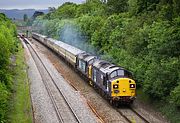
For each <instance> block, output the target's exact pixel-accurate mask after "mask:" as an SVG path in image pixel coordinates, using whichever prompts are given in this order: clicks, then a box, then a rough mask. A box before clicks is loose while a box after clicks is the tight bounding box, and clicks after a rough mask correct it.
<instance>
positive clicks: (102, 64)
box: [93, 60, 124, 73]
mask: <svg viewBox="0 0 180 123" xmlns="http://www.w3.org/2000/svg"><path fill="white" fill-rule="evenodd" d="M93 66H94V67H96V68H98V69H99V70H100V71H101V72H103V73H111V72H113V71H115V70H118V69H123V70H124V68H122V67H119V66H116V65H114V64H112V63H109V62H107V61H105V60H96V61H95V62H94V63H93Z"/></svg>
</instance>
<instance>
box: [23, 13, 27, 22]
mask: <svg viewBox="0 0 180 123" xmlns="http://www.w3.org/2000/svg"><path fill="white" fill-rule="evenodd" d="M23 19H24V21H25V22H27V20H28V16H27V14H24V16H23Z"/></svg>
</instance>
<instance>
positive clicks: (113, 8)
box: [107, 0, 128, 14]
mask: <svg viewBox="0 0 180 123" xmlns="http://www.w3.org/2000/svg"><path fill="white" fill-rule="evenodd" d="M107 7H108V11H109V13H110V14H112V13H121V12H126V11H127V10H128V0H108V1H107Z"/></svg>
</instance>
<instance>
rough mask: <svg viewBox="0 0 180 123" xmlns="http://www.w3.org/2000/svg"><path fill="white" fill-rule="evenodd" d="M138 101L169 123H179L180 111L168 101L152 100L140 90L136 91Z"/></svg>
mask: <svg viewBox="0 0 180 123" xmlns="http://www.w3.org/2000/svg"><path fill="white" fill-rule="evenodd" d="M137 95H138V99H139V100H141V101H143V102H144V103H146V104H148V105H151V106H152V107H153V108H154V109H156V110H157V111H159V112H161V113H162V114H163V115H164V116H165V117H166V118H167V119H168V120H169V121H170V122H171V123H180V110H179V109H178V108H177V107H176V106H174V105H172V104H170V103H169V101H162V100H156V101H155V100H152V99H151V98H150V97H148V96H147V95H146V94H145V93H143V91H142V89H138V90H137Z"/></svg>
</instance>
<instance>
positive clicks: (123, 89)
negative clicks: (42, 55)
mask: <svg viewBox="0 0 180 123" xmlns="http://www.w3.org/2000/svg"><path fill="white" fill-rule="evenodd" d="M32 38H34V39H36V40H38V41H39V42H40V43H42V44H43V45H45V46H46V47H48V48H50V49H51V50H53V51H54V52H56V53H57V54H58V55H59V56H61V57H62V58H63V59H64V60H65V61H66V62H68V63H69V64H70V65H71V66H72V67H73V68H75V70H77V71H78V72H79V73H81V75H83V76H84V77H85V78H86V79H87V82H88V83H89V84H90V85H91V86H92V87H93V88H95V89H96V90H97V92H98V93H100V94H101V95H102V96H103V97H104V98H106V99H107V100H108V101H109V102H110V104H111V105H115V106H117V105H119V104H132V103H133V101H134V100H135V99H136V82H135V80H134V79H133V76H132V73H131V72H130V71H128V70H126V69H124V68H123V67H120V66H118V65H115V64H112V63H110V62H108V61H105V60H102V59H100V58H99V57H97V56H95V55H91V54H89V53H87V52H85V51H83V50H80V49H78V48H76V47H74V46H71V45H69V44H67V43H64V42H62V41H59V40H55V39H52V38H48V37H47V36H44V35H41V34H38V33H35V32H33V33H32Z"/></svg>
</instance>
